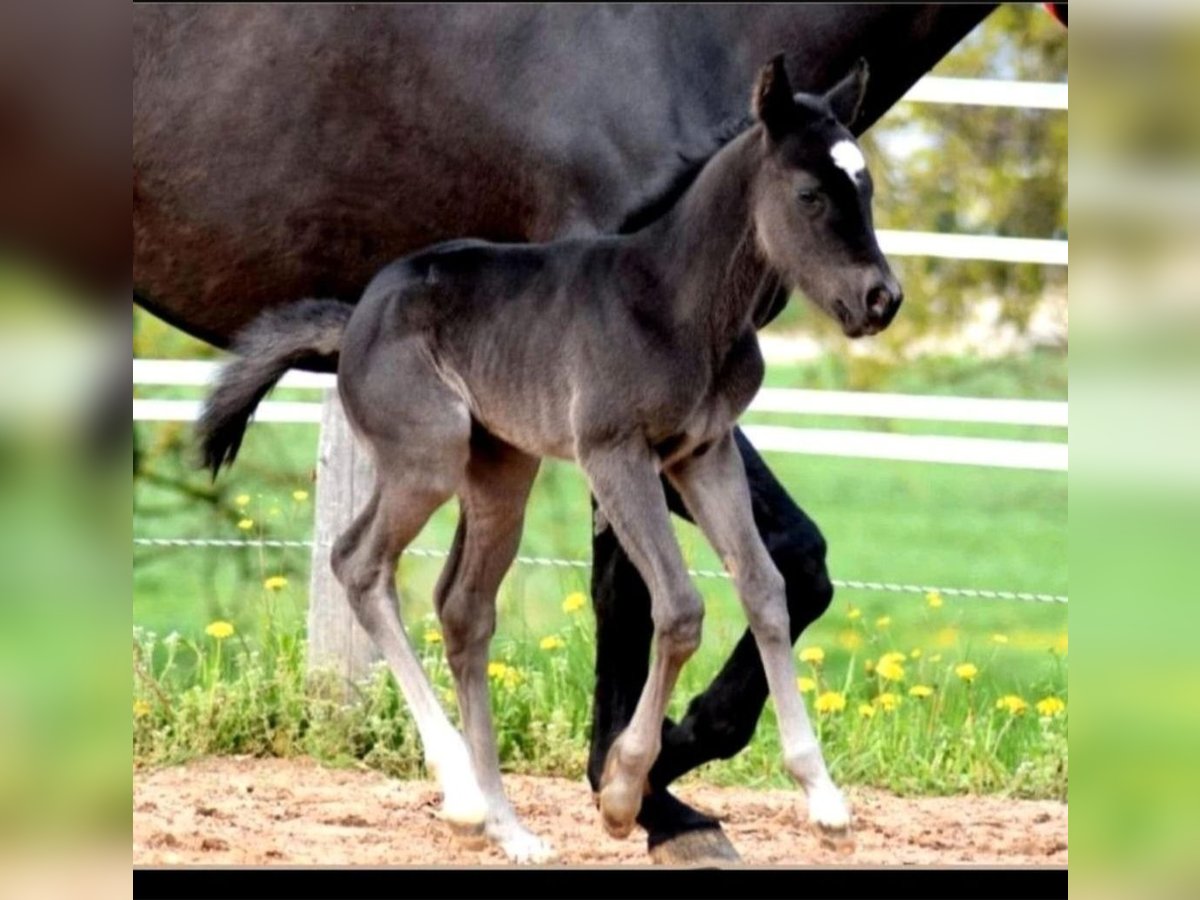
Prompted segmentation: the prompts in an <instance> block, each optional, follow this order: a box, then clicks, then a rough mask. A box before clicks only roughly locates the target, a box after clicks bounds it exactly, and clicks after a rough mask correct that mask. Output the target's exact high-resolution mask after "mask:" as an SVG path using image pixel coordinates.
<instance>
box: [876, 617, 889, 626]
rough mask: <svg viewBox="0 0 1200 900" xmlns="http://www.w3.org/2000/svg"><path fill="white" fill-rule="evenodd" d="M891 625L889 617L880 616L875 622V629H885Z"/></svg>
mask: <svg viewBox="0 0 1200 900" xmlns="http://www.w3.org/2000/svg"><path fill="white" fill-rule="evenodd" d="M891 624H892V617H891V616H880V617H879V618H878V619H876V620H875V627H876V628H887V627H888V626H889V625H891Z"/></svg>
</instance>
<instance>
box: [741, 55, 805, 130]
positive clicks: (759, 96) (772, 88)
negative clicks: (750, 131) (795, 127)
mask: <svg viewBox="0 0 1200 900" xmlns="http://www.w3.org/2000/svg"><path fill="white" fill-rule="evenodd" d="M751 109H752V111H753V112H754V118H756V119H757V120H758V121H760V122H762V123H763V125H765V126H766V128H767V133H768V134H770V135H771V136H772V137H778V136H779V135H781V134H783V133H784V132H785V131H786V130H787V129H788V128H789V127H790V126H791V125H792V124H793V121H794V118H795V113H796V101H795V100H794V99H793V98H792V85H791V82H789V81H788V76H787V69H785V68H784V67H783V54H782V53H779V54H776V56H775V58H774V59H772V60H771V61H770V62H769V63H767V64H766V65H765V66H763V68H762V71H761V72H759V73H758V81H756V82H755V83H754V98H753V101H752V103H751Z"/></svg>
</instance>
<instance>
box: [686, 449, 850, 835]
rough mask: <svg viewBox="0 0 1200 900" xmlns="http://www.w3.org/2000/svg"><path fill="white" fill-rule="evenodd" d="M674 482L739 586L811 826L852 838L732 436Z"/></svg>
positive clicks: (785, 752) (695, 459)
mask: <svg viewBox="0 0 1200 900" xmlns="http://www.w3.org/2000/svg"><path fill="white" fill-rule="evenodd" d="M669 477H670V478H671V480H672V482H673V483H674V484H675V486H676V488H677V489H678V490H679V493H680V496H681V497H682V498H683V501H684V503H685V504H686V505H687V507H688V509H689V510H690V511H691V512H692V515H693V516H694V518H695V520H696V523H697V524H698V525H699V526H700V529H701V530H702V531H703V532H704V535H705V537H707V538H708V540H709V542H710V543H711V544H712V545H713V549H715V550H716V551H717V553H718V554H719V555H720V557H721V559H722V560H723V561H724V562H725V566H726V568H727V569H728V570H729V573H730V575H731V576H732V577H733V579H734V582H735V584H736V585H737V589H738V594H739V597H740V599H741V601H742V605H743V607H744V608H745V610H746V617H747V618H748V619H749V622H750V631H751V633H752V634H753V635H754V640H755V643H756V644H757V645H758V649H759V653H760V656H761V657H762V665H763V669H764V671H765V674H766V680H767V684H768V685H769V688H770V692H771V696H772V698H773V699H774V701H775V710H776V713H777V716H778V720H779V732H780V739H781V742H782V745H783V756H784V765H785V766H786V768H787V770H788V772H789V773H790V774H791V775H792V777H793V778H795V779H796V780H797V781H798V782H799V783H800V784H801V785H802V786H803V787H804V790H805V792H806V793H807V795H808V815H809V821H810V822H811V823H812V824H813V825H814V826H816V827H817V828H818V829H819V830H820V831H821V832H822V833H823V834H825V835H828V836H829V837H831V838H832V839H839V838H842V837H845V836H846V835H847V834H848V831H849V827H850V811H849V809H848V808H847V806H846V803H845V801H844V799H843V798H842V794H841V791H839V790H838V788H837V786H836V785H835V784H834V783H833V779H832V778H830V776H829V771H828V769H827V768H826V765H825V760H824V757H823V756H822V754H821V748H820V745H819V744H818V743H817V739H816V736H815V735H814V734H813V729H812V725H811V723H810V722H809V720H808V713H807V711H806V710H805V708H804V699H803V698H802V697H801V695H800V692H799V690H798V689H797V688H796V666H795V662H794V660H793V659H792V642H791V636H790V633H789V622H788V618H789V617H788V609H787V600H786V594H785V584H784V580H783V576H782V575H781V574H780V573H779V570H778V569H777V568H776V566H775V564H774V562H773V561H772V559H771V557H770V554H768V552H767V548H766V546H765V545H764V544H763V541H762V538H761V537H760V536H759V533H758V529H757V527H756V524H755V521H754V516H753V511H752V507H751V502H750V491H749V486H748V484H747V481H746V472H745V467H744V465H743V463H742V458H741V456H740V454H739V452H738V448H737V446H736V444H735V443H734V439H733V436H732V435H727V436H726V437H725V438H723V439H722V440H721V441H719V442H718V443H717V444H716V445H715V446H714V447H713V448H712V449H711V450H710V451H709V452H708V453H706V454H704V455H703V456H700V457H692V458H690V459H687V460H684V461H683V462H681V463H680V464H679V465H677V466H676V467H675V468H673V469H672V470H671V471H670V472H669Z"/></svg>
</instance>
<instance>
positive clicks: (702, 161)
mask: <svg viewBox="0 0 1200 900" xmlns="http://www.w3.org/2000/svg"><path fill="white" fill-rule="evenodd" d="M753 124H754V117H753V116H750V115H746V116H741V117H740V118H737V119H728V120H726V121H725V122H724V123H722V124H721V125H719V126H718V127H717V130H716V131H715V132H713V135H712V138H711V140H712V147H711V148H710V149H709V151H708V152H707V153H705V154H703V155H697V156H692V155H689V154H686V153H680V154H679V161H680V165H679V168H678V169H676V170H675V171H674V172H673V173H672V174H671V175H670V176H669V178H668V180H667V183H666V185H665V186H664V187H663V188H662V189H661V190H659V191H657V192H656V193H653V194H650V195H649V196H648V197H646V198H645V199H643V200H642V201H641V202H639V203H638V204H637V205H636V206H635V207H634V208H633V209H632V210H631V211H630V212H629V213H627V214H626V216H625V218H624V219H622V220H621V224H620V226H619V227H618V228H617V233H618V234H633V233H634V232H635V231H641V230H642V229H643V228H645V227H646V226H648V225H651V224H652V223H654V222H656V221H658V220H659V219H661V218H662V217H663V216H665V215H666V214H667V213H668V212H670V211H671V210H672V209H673V208H674V206H675V204H676V203H678V202H679V200H680V198H681V197H683V195H684V194H686V193H687V190H688V188H690V187H691V186H692V184H693V183H694V182H695V180H696V179H697V178H698V177H699V175H700V173H701V172H702V171H703V170H704V167H705V166H706V165H708V161H709V160H710V159H712V158H713V157H714V156H716V155H717V153H718V152H720V150H721V148H723V147H724V146H725V145H726V144H728V143H729V142H730V141H732V140H733V139H734V138H736V137H737V136H738V135H740V134H742V133H744V132H745V131H746V130H747V129H748V128H750V127H751V126H752V125H753ZM758 295H759V298H758V311H757V312H756V314H755V316H754V318H755V321H756V324H757V327H758V328H763V327H765V326H766V325H768V324H769V323H770V322H771V321H772V320H773V319H774V318H775V317H776V316H777V315H779V313H780V312H782V310H783V307H784V306H786V305H787V299H788V292H787V289H786V288H785V287H784V286H783V283H782V282H781V281H780V279H779V277H778V276H777V275H767V276H765V277H764V279H763V281H762V283H761V284H760V285H759V287H758Z"/></svg>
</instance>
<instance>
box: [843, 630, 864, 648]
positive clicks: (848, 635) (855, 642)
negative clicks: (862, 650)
mask: <svg viewBox="0 0 1200 900" xmlns="http://www.w3.org/2000/svg"><path fill="white" fill-rule="evenodd" d="M862 642H863V639H862V635H860V634H859V633H858V632H857V631H851V630H849V629H847V630H845V631H843V632H841V633H840V634H838V644H839V645H841V646H842V647H845V648H846V649H847V650H857V649H858V648H859V647H861V646H862Z"/></svg>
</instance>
